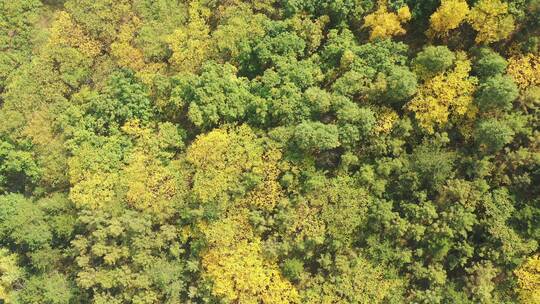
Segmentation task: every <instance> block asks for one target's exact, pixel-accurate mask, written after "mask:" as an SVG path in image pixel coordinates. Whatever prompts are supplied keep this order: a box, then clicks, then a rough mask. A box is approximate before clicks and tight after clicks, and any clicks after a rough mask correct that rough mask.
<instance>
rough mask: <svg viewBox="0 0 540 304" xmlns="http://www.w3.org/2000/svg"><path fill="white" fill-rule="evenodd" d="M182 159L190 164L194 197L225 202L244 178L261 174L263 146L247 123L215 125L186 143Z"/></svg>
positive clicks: (205, 201) (208, 201)
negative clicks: (234, 125)
mask: <svg viewBox="0 0 540 304" xmlns="http://www.w3.org/2000/svg"><path fill="white" fill-rule="evenodd" d="M186 161H187V163H188V164H189V165H190V166H191V167H192V168H193V177H192V182H193V187H192V192H193V194H194V195H195V197H196V198H197V199H198V200H199V201H200V202H202V203H210V202H219V203H220V204H227V203H228V202H230V201H231V197H232V196H233V195H234V193H241V192H242V191H241V189H239V187H242V184H243V183H242V181H243V180H245V178H248V177H249V175H250V174H251V175H253V174H255V175H259V176H261V174H262V171H263V167H264V160H263V146H262V143H261V139H260V138H257V136H256V135H255V134H254V132H253V131H252V130H251V129H250V128H249V127H248V126H245V125H243V126H240V127H238V128H232V127H230V128H222V129H215V130H213V131H211V132H209V133H207V134H204V135H200V136H199V137H198V138H197V139H196V140H195V141H194V142H193V143H192V144H191V145H190V146H189V148H188V150H187V152H186Z"/></svg>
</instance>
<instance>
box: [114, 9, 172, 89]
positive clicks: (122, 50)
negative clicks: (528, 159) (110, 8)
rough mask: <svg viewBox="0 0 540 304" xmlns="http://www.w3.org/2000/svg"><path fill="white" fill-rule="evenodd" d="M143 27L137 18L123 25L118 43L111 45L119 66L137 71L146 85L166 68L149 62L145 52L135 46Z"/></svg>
mask: <svg viewBox="0 0 540 304" xmlns="http://www.w3.org/2000/svg"><path fill="white" fill-rule="evenodd" d="M141 26H142V21H141V20H140V19H139V18H138V17H136V16H133V17H131V18H129V21H128V22H125V23H124V24H122V25H121V26H120V28H119V31H118V36H117V39H116V41H115V42H114V43H112V44H111V55H112V56H113V58H114V59H115V60H116V62H117V64H118V65H119V66H121V67H127V68H130V69H132V70H134V71H136V72H137V75H138V76H140V78H141V79H142V80H143V81H144V82H145V83H150V82H151V80H152V79H153V76H155V75H156V74H157V73H158V72H160V71H161V70H162V69H163V68H164V67H165V66H164V64H163V63H155V62H147V60H146V58H145V57H144V53H143V51H142V50H141V49H140V48H137V47H136V46H135V45H134V38H135V37H137V32H138V31H139V30H140V27H141Z"/></svg>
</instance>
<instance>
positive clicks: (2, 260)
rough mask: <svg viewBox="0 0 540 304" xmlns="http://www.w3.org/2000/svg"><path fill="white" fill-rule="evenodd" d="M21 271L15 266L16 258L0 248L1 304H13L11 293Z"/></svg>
mask: <svg viewBox="0 0 540 304" xmlns="http://www.w3.org/2000/svg"><path fill="white" fill-rule="evenodd" d="M23 274H24V273H23V271H22V269H20V268H19V266H18V265H17V256H16V255H15V254H10V253H9V251H8V250H7V249H4V248H0V300H1V302H2V303H6V304H10V303H13V293H14V289H15V286H16V284H17V282H18V281H19V280H21V279H22V278H23Z"/></svg>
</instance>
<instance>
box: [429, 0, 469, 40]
mask: <svg viewBox="0 0 540 304" xmlns="http://www.w3.org/2000/svg"><path fill="white" fill-rule="evenodd" d="M468 14H469V5H467V2H466V1H465V0H442V2H441V6H439V8H438V9H437V11H435V13H433V15H431V17H430V18H429V23H430V29H429V31H428V34H430V35H435V36H440V37H445V36H447V35H448V32H449V31H451V30H453V29H456V28H457V27H459V25H460V24H461V23H462V22H463V20H465V19H466V18H467V15H468Z"/></svg>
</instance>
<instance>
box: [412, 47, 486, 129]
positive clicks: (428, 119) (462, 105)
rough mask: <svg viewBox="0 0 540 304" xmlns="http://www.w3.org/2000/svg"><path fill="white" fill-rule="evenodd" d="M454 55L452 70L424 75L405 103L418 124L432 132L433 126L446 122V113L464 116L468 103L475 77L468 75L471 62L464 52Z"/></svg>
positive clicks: (474, 87) (473, 89) (470, 102)
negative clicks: (409, 100) (411, 97)
mask: <svg viewBox="0 0 540 304" xmlns="http://www.w3.org/2000/svg"><path fill="white" fill-rule="evenodd" d="M458 58H459V59H458V60H457V61H456V64H455V67H454V69H453V70H451V71H449V72H443V73H441V74H438V75H436V76H435V77H433V78H431V79H428V80H427V81H426V82H425V83H424V85H423V86H422V87H421V88H420V90H419V91H418V94H417V95H416V96H415V97H414V98H413V100H411V102H409V103H408V104H407V108H408V109H409V110H410V111H412V112H414V113H415V117H416V119H417V120H418V123H419V125H420V126H421V127H422V128H423V129H425V130H426V131H427V132H429V133H433V132H434V128H435V126H441V125H444V124H446V123H447V122H448V117H449V116H450V114H456V115H457V116H464V115H465V114H466V113H467V111H468V110H469V109H470V107H471V105H472V101H473V93H474V91H475V89H476V85H477V80H476V79H475V78H474V77H469V72H470V71H471V62H470V61H469V60H468V59H467V58H466V56H465V54H464V53H459V54H458Z"/></svg>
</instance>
